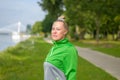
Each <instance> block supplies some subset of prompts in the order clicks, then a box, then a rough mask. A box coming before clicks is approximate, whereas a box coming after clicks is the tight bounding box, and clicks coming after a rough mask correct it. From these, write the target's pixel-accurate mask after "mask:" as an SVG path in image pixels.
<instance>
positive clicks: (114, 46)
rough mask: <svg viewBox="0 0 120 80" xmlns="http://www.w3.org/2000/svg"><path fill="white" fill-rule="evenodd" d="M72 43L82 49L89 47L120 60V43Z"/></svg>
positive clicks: (85, 41)
mask: <svg viewBox="0 0 120 80" xmlns="http://www.w3.org/2000/svg"><path fill="white" fill-rule="evenodd" d="M72 43H73V44H75V45H77V46H80V47H87V48H90V49H93V50H97V51H100V52H103V53H105V54H108V55H112V56H114V57H118V58H120V42H119V41H100V43H99V44H96V42H95V41H92V40H91V41H89V40H84V41H72Z"/></svg>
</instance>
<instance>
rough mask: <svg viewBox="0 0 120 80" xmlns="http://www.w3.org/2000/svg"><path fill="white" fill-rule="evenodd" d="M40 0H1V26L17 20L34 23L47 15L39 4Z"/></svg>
mask: <svg viewBox="0 0 120 80" xmlns="http://www.w3.org/2000/svg"><path fill="white" fill-rule="evenodd" d="M37 1H40V0H0V27H4V26H8V25H11V24H14V23H17V22H19V21H20V22H21V23H22V24H23V25H27V24H31V25H32V24H33V23H34V22H35V21H41V20H43V19H44V17H45V12H43V11H42V9H41V8H40V7H39V5H38V4H37Z"/></svg>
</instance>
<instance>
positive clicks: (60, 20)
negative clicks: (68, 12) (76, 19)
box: [54, 15, 69, 31]
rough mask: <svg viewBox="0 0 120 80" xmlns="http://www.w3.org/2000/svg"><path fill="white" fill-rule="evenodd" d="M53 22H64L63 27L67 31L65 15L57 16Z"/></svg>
mask: <svg viewBox="0 0 120 80" xmlns="http://www.w3.org/2000/svg"><path fill="white" fill-rule="evenodd" d="M54 22H62V23H63V24H64V28H65V29H66V30H67V31H69V27H68V24H67V23H66V22H65V17H64V16H63V15H62V16H60V17H58V19H57V20H56V21H54Z"/></svg>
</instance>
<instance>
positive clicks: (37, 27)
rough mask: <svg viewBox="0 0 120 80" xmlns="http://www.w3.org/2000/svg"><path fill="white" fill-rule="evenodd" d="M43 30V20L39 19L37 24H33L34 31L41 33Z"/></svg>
mask: <svg viewBox="0 0 120 80" xmlns="http://www.w3.org/2000/svg"><path fill="white" fill-rule="evenodd" d="M41 31H42V22H40V21H37V22H35V24H34V25H33V26H32V33H33V34H35V33H40V32H41Z"/></svg>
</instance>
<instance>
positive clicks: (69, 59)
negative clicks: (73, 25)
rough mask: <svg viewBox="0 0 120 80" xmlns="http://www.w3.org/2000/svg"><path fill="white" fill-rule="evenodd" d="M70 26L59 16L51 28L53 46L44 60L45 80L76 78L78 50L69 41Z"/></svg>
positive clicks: (74, 79)
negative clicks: (67, 36)
mask: <svg viewBox="0 0 120 80" xmlns="http://www.w3.org/2000/svg"><path fill="white" fill-rule="evenodd" d="M67 33H68V26H67V24H66V23H65V21H64V19H63V18H58V20H56V21H55V22H54V23H53V25H52V30H51V38H52V40H53V43H54V45H53V47H52V49H51V50H50V52H49V53H48V55H47V57H46V60H45V62H44V80H76V72H77V57H78V54H77V50H76V49H75V47H74V46H73V45H72V44H71V43H70V42H69V41H68V39H67V38H66V35H67Z"/></svg>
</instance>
